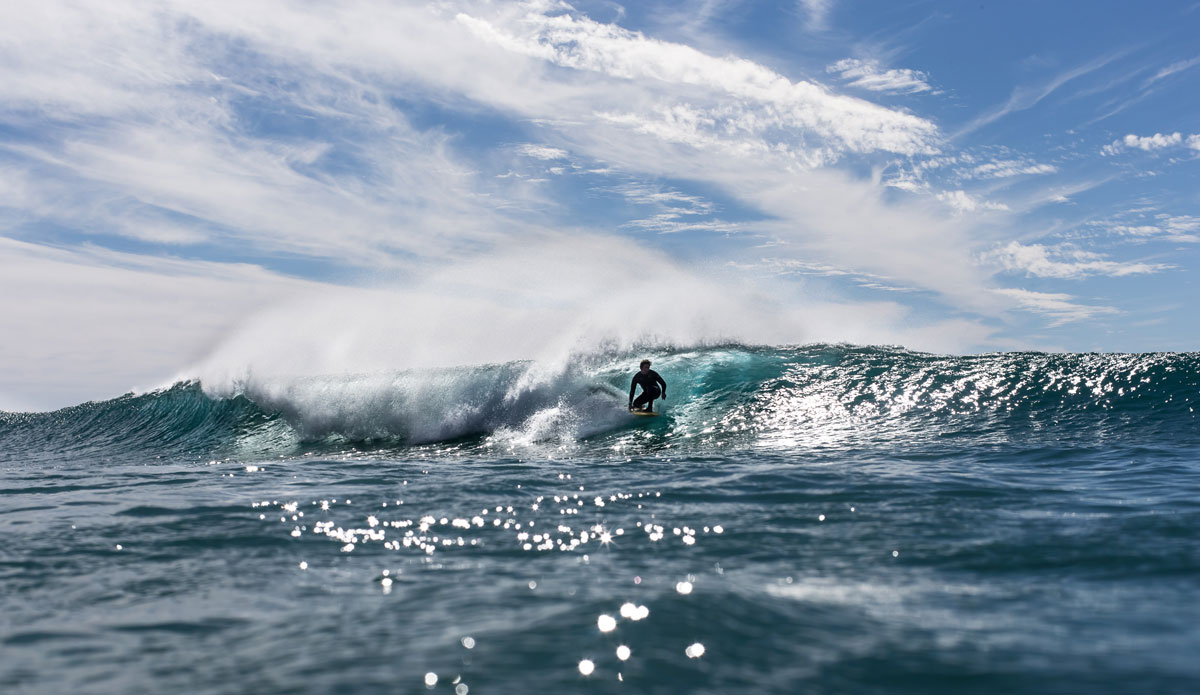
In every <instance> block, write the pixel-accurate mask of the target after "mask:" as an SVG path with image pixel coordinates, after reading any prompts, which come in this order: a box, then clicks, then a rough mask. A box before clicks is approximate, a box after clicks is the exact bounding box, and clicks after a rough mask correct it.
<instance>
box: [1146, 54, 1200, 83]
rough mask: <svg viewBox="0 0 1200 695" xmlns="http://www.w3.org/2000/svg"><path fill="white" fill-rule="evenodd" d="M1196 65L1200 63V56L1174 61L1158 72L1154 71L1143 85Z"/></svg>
mask: <svg viewBox="0 0 1200 695" xmlns="http://www.w3.org/2000/svg"><path fill="white" fill-rule="evenodd" d="M1196 65H1200V57H1196V58H1189V59H1187V60H1177V61H1175V62H1174V63H1171V64H1170V65H1168V66H1166V67H1165V68H1163V69H1161V70H1159V71H1158V72H1156V73H1154V74H1153V75H1151V76H1150V77H1149V78H1148V79H1147V80H1146V82H1145V84H1144V85H1143V86H1149V85H1151V84H1154V83H1155V82H1158V81H1159V80H1161V79H1164V78H1166V77H1170V76H1171V75H1174V74H1176V73H1179V72H1183V71H1184V70H1187V69H1189V68H1191V67H1194V66H1196Z"/></svg>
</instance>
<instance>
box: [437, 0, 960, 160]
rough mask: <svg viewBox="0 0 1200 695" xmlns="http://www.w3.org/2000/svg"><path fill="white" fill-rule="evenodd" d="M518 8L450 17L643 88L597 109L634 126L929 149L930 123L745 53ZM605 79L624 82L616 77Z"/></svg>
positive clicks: (705, 138)
mask: <svg viewBox="0 0 1200 695" xmlns="http://www.w3.org/2000/svg"><path fill="white" fill-rule="evenodd" d="M521 8H522V10H523V11H522V12H521V13H520V14H516V13H514V12H509V13H503V12H502V13H499V14H494V15H492V16H490V17H483V16H474V15H470V14H467V13H460V14H458V15H457V19H458V21H459V22H460V23H461V24H462V25H463V26H465V27H467V28H468V29H469V30H470V31H471V32H472V33H473V34H475V35H476V36H477V37H479V38H480V39H482V40H483V41H485V42H487V43H489V44H492V45H495V46H498V47H500V48H503V49H504V50H506V51H509V52H511V53H514V54H518V55H523V56H528V57H530V58H535V59H538V60H542V61H546V62H548V63H551V64H553V65H556V66H560V67H564V68H569V69H571V70H575V71H581V72H585V73H592V74H595V75H599V76H604V77H606V78H609V79H614V80H620V81H624V82H625V83H626V85H625V86H626V87H636V88H638V89H640V90H645V91H644V93H645V94H646V95H647V96H649V100H650V103H651V104H653V105H652V106H651V107H650V108H649V109H648V110H646V109H643V110H630V109H629V105H630V102H625V103H624V104H623V105H622V106H623V107H622V108H609V109H595V111H599V112H601V113H605V114H607V116H608V118H609V120H610V121H612V122H624V123H627V124H628V125H630V126H632V127H634V128H637V129H639V130H641V132H654V133H655V134H657V135H658V136H660V137H667V138H669V139H673V140H676V141H679V142H687V143H690V144H693V145H703V144H706V143H710V142H724V141H727V140H729V136H728V135H727V134H732V136H733V139H734V140H736V139H738V138H744V139H753V140H755V141H757V142H759V143H762V145H764V146H767V147H773V146H775V145H780V144H783V145H786V146H790V147H792V148H795V149H796V150H798V151H803V150H805V149H807V148H806V147H805V145H804V141H803V140H802V139H793V138H788V137H786V134H787V133H789V132H791V133H795V134H796V135H799V136H803V135H805V134H808V135H810V136H815V137H817V138H819V139H820V140H821V141H822V144H823V145H824V146H825V147H827V148H828V149H829V151H830V152H833V153H835V154H841V153H845V152H873V151H884V152H895V153H900V154H921V153H924V154H931V153H933V152H935V151H936V150H937V142H938V134H937V128H936V126H935V125H934V124H933V123H931V122H930V121H927V120H925V119H922V118H919V117H916V116H913V115H911V114H907V113H904V112H901V111H894V110H890V109H887V108H884V107H881V106H878V105H876V104H873V103H870V102H867V101H863V100H859V99H855V98H853V97H847V96H841V95H837V94H832V93H830V92H829V91H828V90H826V89H825V88H823V87H822V86H820V85H817V84H814V83H811V82H806V81H803V80H801V81H795V82H793V81H791V80H789V79H788V78H786V77H784V76H783V75H780V74H779V73H776V72H774V71H772V70H770V69H768V68H766V67H764V66H762V65H760V64H758V63H755V62H753V61H750V60H746V59H744V58H737V57H716V56H711V55H708V54H706V53H703V52H701V51H698V50H696V49H694V48H692V47H690V46H686V45H683V44H677V43H671V42H667V41H660V40H657V39H652V38H648V37H646V36H644V35H643V34H641V33H640V32H635V31H630V30H627V29H623V28H621V27H619V26H616V25H612V24H602V23H599V22H596V21H594V20H591V19H589V18H587V17H584V16H576V15H574V14H572V13H570V12H567V13H562V14H548V12H549V11H550V10H551V9H557V8H558V6H547V5H546V4H544V3H528V4H523V5H521ZM610 87H613V88H615V89H616V91H617V92H618V93H620V92H622V91H625V90H624V89H622V88H621V86H620V85H619V83H618V84H610ZM680 88H684V89H682V90H680ZM695 88H701V90H703V91H697V90H696V89H695ZM547 115H549V114H547ZM781 137H783V138H784V139H782V140H779V139H777V138H781Z"/></svg>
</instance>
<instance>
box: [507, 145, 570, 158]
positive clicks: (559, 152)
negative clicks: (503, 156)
mask: <svg viewBox="0 0 1200 695" xmlns="http://www.w3.org/2000/svg"><path fill="white" fill-rule="evenodd" d="M517 152H519V153H521V154H523V155H525V156H526V157H533V158H534V159H541V160H545V161H552V160H555V159H566V158H567V151H566V150H564V149H560V148H558V147H547V146H545V145H532V144H525V145H521V146H520V147H518V148H517Z"/></svg>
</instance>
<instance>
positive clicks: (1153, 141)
mask: <svg viewBox="0 0 1200 695" xmlns="http://www.w3.org/2000/svg"><path fill="white" fill-rule="evenodd" d="M1181 146H1186V147H1189V148H1191V149H1194V150H1200V133H1197V134H1194V135H1189V136H1187V137H1186V138H1185V137H1184V136H1183V134H1182V133H1179V132H1174V133H1166V134H1164V133H1155V134H1154V135H1134V134H1132V133H1130V134H1129V135H1126V136H1125V137H1123V138H1121V139H1119V140H1113V141H1112V142H1111V143H1110V144H1108V145H1105V146H1104V147H1103V148H1102V149H1101V153H1102V154H1105V155H1115V154H1118V153H1120V152H1121V151H1122V150H1126V149H1137V150H1142V151H1144V152H1152V151H1154V150H1164V149H1168V148H1173V147H1181Z"/></svg>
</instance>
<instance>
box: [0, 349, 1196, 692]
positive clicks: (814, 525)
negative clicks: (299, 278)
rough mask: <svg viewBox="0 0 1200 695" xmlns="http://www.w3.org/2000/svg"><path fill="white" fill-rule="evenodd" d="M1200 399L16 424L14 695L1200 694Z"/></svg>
mask: <svg viewBox="0 0 1200 695" xmlns="http://www.w3.org/2000/svg"><path fill="white" fill-rule="evenodd" d="M642 357H650V358H651V359H653V360H654V369H655V370H656V371H658V372H659V373H660V374H662V375H663V377H664V378H665V379H666V380H667V383H668V385H669V388H668V399H667V400H666V401H665V402H664V401H660V402H659V404H658V405H659V406H661V410H662V414H661V416H660V417H657V418H634V417H631V416H630V415H629V414H628V413H627V412H625V403H626V393H627V389H628V386H629V380H630V378H631V376H632V374H633V372H634V371H635V370H636V364H637V361H638V360H639V359H640V358H642ZM1198 400H1200V354H1196V353H1188V354H1179V353H1174V354H1170V353H1156V354H1047V353H1002V354H988V355H979V356H942V355H931V354H925V353H918V352H912V351H908V350H904V349H901V348H883V347H855V346H847V345H809V346H802V347H775V348H765V347H750V346H743V345H719V346H709V347H703V348H696V349H656V350H649V349H647V350H641V351H627V350H626V351H608V352H605V351H603V350H598V351H596V352H595V353H594V354H591V355H589V356H586V357H580V358H579V359H577V360H573V361H571V362H569V363H567V364H566V366H562V365H559V366H550V365H546V364H540V363H534V362H511V363H505V364H487V365H476V366H470V367H458V368H452V369H427V370H412V371H400V372H388V373H367V374H351V375H329V376H321V375H315V376H314V375H303V376H295V377H288V378H285V377H272V378H269V379H268V378H264V379H261V380H255V379H246V380H244V381H241V382H238V383H236V384H234V385H232V386H228V385H223V386H220V387H217V386H213V385H207V384H204V383H201V382H196V381H189V382H181V383H178V384H176V385H174V386H172V387H170V388H167V389H164V390H160V391H155V392H151V393H141V394H129V395H125V396H122V397H120V398H116V399H113V400H109V401H104V402H89V403H84V404H81V405H77V406H74V407H71V408H66V409H64V410H59V411H56V412H50V413H3V414H0V470H2V471H3V476H2V478H3V483H2V485H0V487H2V488H3V489H2V491H0V492H2V494H3V498H2V499H3V506H2V508H0V530H2V531H3V535H4V541H5V542H4V544H3V545H2V546H0V586H2V587H3V591H0V616H2V617H0V626H2V630H0V639H2V643H0V691H2V692H4V693H6V694H9V695H15V694H17V693H211V694H213V695H217V694H222V695H224V694H229V693H255V694H259V693H322V694H325V693H455V694H456V695H465V694H466V693H476V694H479V695H484V694H487V693H631V694H632V693H767V692H778V693H1021V694H1022V695H1028V694H1031V693H1195V692H1200V421H1198V420H1197V413H1196V407H1197V405H1198Z"/></svg>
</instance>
